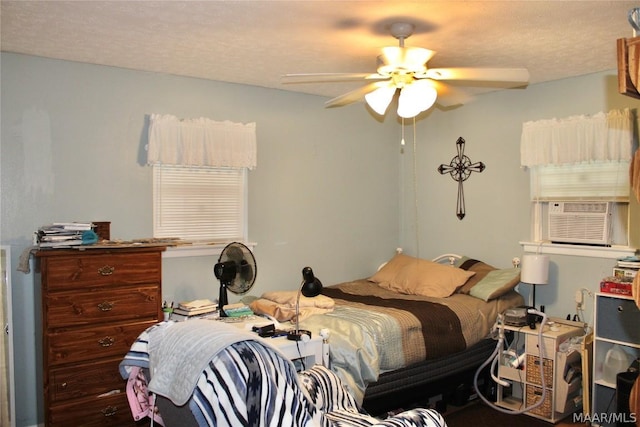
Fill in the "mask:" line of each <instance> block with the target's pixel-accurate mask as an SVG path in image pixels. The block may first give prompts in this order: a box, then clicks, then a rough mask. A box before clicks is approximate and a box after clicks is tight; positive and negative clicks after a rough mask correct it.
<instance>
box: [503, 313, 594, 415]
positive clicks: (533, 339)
mask: <svg viewBox="0 0 640 427" xmlns="http://www.w3.org/2000/svg"><path fill="white" fill-rule="evenodd" d="M550 320H556V322H555V323H554V328H553V329H554V330H552V329H551V328H550V327H549V326H547V325H545V327H544V330H543V334H542V337H543V341H544V343H543V344H544V352H543V361H542V363H543V365H542V366H543V372H544V382H545V386H546V389H547V391H546V394H545V399H544V401H543V403H542V404H541V405H540V406H538V407H537V408H534V409H532V410H530V411H528V412H525V414H527V415H530V416H532V417H535V418H540V419H543V420H545V421H548V422H552V423H556V422H558V421H560V420H561V419H563V418H565V417H566V416H568V415H569V414H571V413H573V412H576V411H578V410H579V409H581V407H582V400H581V395H580V390H581V389H582V377H581V376H580V375H579V372H577V371H578V368H577V367H581V366H582V354H581V352H578V351H572V352H569V353H563V352H559V351H558V349H559V347H560V344H562V343H563V342H564V341H566V340H567V339H569V338H571V337H575V336H581V335H584V329H583V328H582V327H577V326H574V325H570V324H563V323H559V322H560V321H559V320H558V319H550ZM537 327H538V328H540V325H539V324H538V325H537ZM504 328H505V331H512V332H513V340H512V345H511V347H512V348H514V349H515V352H516V353H517V354H515V355H513V356H522V357H521V363H519V364H517V363H516V362H512V359H511V358H507V357H504V355H501V363H500V364H499V365H498V373H499V377H500V378H502V379H503V380H507V381H509V383H510V386H509V387H505V386H502V385H498V389H497V390H498V396H497V401H496V405H498V406H501V407H503V408H507V409H510V410H520V409H522V408H525V407H529V406H532V405H533V404H535V403H536V402H537V401H538V400H539V399H540V397H541V395H542V381H541V377H540V355H539V350H538V337H539V336H538V329H531V328H529V326H523V327H515V326H505V327H504ZM512 363H513V365H512ZM516 364H517V365H518V367H517V368H516V367H514V365H516ZM572 367H574V368H572ZM570 369H573V371H570ZM579 369H581V368H579ZM571 372H576V375H573V374H571Z"/></svg>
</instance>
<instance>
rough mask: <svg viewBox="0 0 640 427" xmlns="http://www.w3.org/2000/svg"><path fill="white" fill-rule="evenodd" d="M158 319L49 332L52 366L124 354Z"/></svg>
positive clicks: (48, 343) (122, 355) (48, 350)
mask: <svg viewBox="0 0 640 427" xmlns="http://www.w3.org/2000/svg"><path fill="white" fill-rule="evenodd" d="M156 323H157V322H156V321H155V320H154V321H149V322H137V323H127V324H120V325H117V324H116V325H105V326H99V327H94V328H75V329H72V330H65V331H62V332H54V333H49V334H47V341H48V342H47V347H46V348H47V358H48V362H49V365H50V366H59V365H62V364H65V363H78V362H83V361H89V360H96V359H99V358H103V357H113V356H120V357H124V355H125V354H127V352H128V351H129V349H130V348H131V345H132V344H133V343H134V342H135V340H136V338H138V335H140V333H141V332H142V331H144V330H145V329H146V328H148V327H150V326H151V325H154V324H156Z"/></svg>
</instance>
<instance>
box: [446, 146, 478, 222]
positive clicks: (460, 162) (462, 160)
mask: <svg viewBox="0 0 640 427" xmlns="http://www.w3.org/2000/svg"><path fill="white" fill-rule="evenodd" d="M464 144H465V140H464V138H462V137H460V138H458V140H457V141H456V146H457V148H458V155H457V156H455V157H454V158H453V159H451V163H449V164H448V165H445V164H442V165H440V166H439V167H438V172H440V173H441V174H442V175H444V174H446V173H448V174H450V175H451V178H453V179H454V180H456V181H458V203H457V206H456V216H457V217H458V219H460V220H462V218H464V216H465V214H466V213H465V209H464V188H463V187H462V183H463V182H464V181H466V180H467V178H469V176H471V172H482V171H483V170H484V169H485V167H486V166H485V165H484V163H482V162H475V163H471V160H470V159H469V158H468V157H467V156H465V155H464Z"/></svg>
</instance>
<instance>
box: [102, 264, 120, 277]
mask: <svg viewBox="0 0 640 427" xmlns="http://www.w3.org/2000/svg"><path fill="white" fill-rule="evenodd" d="M114 271H116V268H115V267H111V266H110V265H105V266H104V267H100V268H99V269H98V273H99V274H100V275H101V276H111V275H112V274H113V272H114Z"/></svg>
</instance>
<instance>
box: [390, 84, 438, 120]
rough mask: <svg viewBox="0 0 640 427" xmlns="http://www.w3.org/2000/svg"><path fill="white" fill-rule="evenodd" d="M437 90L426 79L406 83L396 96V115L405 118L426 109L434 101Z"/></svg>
mask: <svg viewBox="0 0 640 427" xmlns="http://www.w3.org/2000/svg"><path fill="white" fill-rule="evenodd" d="M437 97H438V92H437V91H436V89H435V88H434V87H433V86H432V85H431V82H430V81H428V80H417V81H415V82H413V83H411V84H408V85H406V86H405V87H403V88H402V90H401V91H400V97H399V98H398V115H399V116H400V117H404V118H405V119H410V118H412V117H415V116H417V115H418V114H420V113H421V112H423V111H425V110H428V109H429V108H431V106H432V105H433V104H434V103H435V102H436V98H437Z"/></svg>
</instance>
